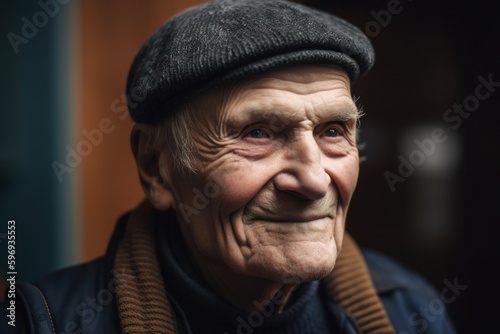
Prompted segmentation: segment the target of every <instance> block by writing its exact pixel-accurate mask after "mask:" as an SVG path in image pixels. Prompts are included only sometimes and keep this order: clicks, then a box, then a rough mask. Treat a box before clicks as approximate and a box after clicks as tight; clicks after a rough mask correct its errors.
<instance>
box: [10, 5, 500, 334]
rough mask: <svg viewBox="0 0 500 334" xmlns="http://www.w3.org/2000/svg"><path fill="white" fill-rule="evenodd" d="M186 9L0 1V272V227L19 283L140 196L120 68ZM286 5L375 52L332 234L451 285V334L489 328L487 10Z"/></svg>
mask: <svg viewBox="0 0 500 334" xmlns="http://www.w3.org/2000/svg"><path fill="white" fill-rule="evenodd" d="M201 2H203V1H195V0H168V1H160V0H148V1H142V2H138V1H133V0H108V1H98V0H86V1H79V0H73V1H71V0H40V1H27V0H23V1H2V2H1V4H2V5H1V7H0V27H1V30H0V32H1V34H2V39H1V43H0V57H1V61H0V69H1V70H0V97H1V98H0V102H1V106H0V139H1V140H0V214H1V215H0V219H1V222H0V248H1V249H2V251H1V252H0V254H2V257H1V258H0V260H1V263H0V268H1V271H2V272H6V271H7V268H6V251H5V250H6V244H7V243H6V241H7V240H6V236H7V234H6V233H7V221H8V220H15V221H16V242H17V244H16V252H17V253H16V260H17V263H16V266H17V268H16V269H17V271H18V276H17V279H18V280H29V281H32V280H35V279H37V278H40V277H41V276H43V275H46V274H48V273H50V272H52V271H54V270H56V269H59V268H62V267H65V266H68V265H73V264H76V263H80V262H82V261H87V260H90V259H93V258H95V257H98V256H100V255H102V254H103V253H104V252H105V249H106V245H107V242H108V239H109V237H110V235H111V233H112V231H113V228H114V224H115V222H116V220H117V218H118V217H119V216H120V215H121V214H123V213H124V212H125V211H127V210H130V209H133V208H134V207H135V206H136V205H137V204H138V203H139V202H140V201H141V199H142V198H143V195H142V191H141V189H140V185H139V182H138V178H137V175H136V172H135V166H134V162H133V158H132V154H131V151H130V148H129V138H128V137H129V132H130V129H131V127H132V125H133V123H132V121H131V120H130V118H129V117H128V115H127V109H126V104H125V95H124V91H125V81H126V76H127V71H128V67H129V66H130V63H131V62H132V59H133V57H134V55H135V53H136V52H137V50H138V48H139V47H140V46H141V44H142V43H143V42H144V41H145V39H146V38H147V37H149V35H150V34H151V33H152V32H153V31H154V30H155V29H156V28H158V27H159V25H160V24H162V23H163V22H164V21H165V20H167V19H168V18H170V17H171V16H173V15H175V14H176V13H178V12H180V11H181V10H183V9H185V8H188V7H190V6H192V5H195V4H198V3H201ZM298 2H301V3H304V4H307V5H310V6H313V7H317V8H320V9H323V10H325V11H328V12H331V13H334V14H337V15H339V16H341V17H344V18H346V19H347V20H349V21H351V22H352V23H354V24H355V25H357V26H358V27H359V28H360V29H362V30H363V31H365V33H366V34H367V35H368V36H369V37H370V38H371V40H372V43H373V45H374V47H375V51H376V62H375V66H374V68H373V70H372V71H371V72H370V73H369V74H368V75H367V76H366V77H365V78H364V79H363V80H361V81H360V82H359V83H356V84H355V85H354V87H353V89H354V94H355V95H356V96H358V97H359V104H360V105H362V106H363V108H364V111H365V114H366V115H365V116H363V118H362V120H361V135H360V136H361V137H360V146H362V147H363V149H362V151H361V155H362V156H363V160H364V161H363V162H362V164H361V173H360V179H359V183H358V187H357V190H356V193H355V196H354V198H353V202H352V205H351V208H350V211H349V215H348V222H347V224H348V226H347V229H348V230H349V231H350V233H351V234H352V235H353V236H354V237H355V238H356V239H357V240H358V243H359V244H360V245H362V246H365V247H370V248H373V249H376V250H379V251H382V252H384V253H386V254H388V255H390V256H392V257H394V258H396V259H397V260H399V261H400V262H402V263H404V264H406V265H407V266H408V267H410V268H412V269H414V270H416V271H418V272H420V273H421V274H422V275H424V276H425V277H426V278H427V279H428V280H429V281H431V282H432V284H434V286H435V287H436V289H437V290H438V291H442V290H443V289H444V288H445V287H446V283H445V282H446V281H449V282H454V281H457V282H458V283H459V284H461V285H466V286H467V288H466V289H465V290H464V291H463V292H462V293H461V294H460V296H458V297H457V298H456V299H455V300H454V301H453V302H452V303H449V304H446V306H447V307H448V309H449V311H450V314H451V316H452V318H453V321H454V322H455V324H456V325H457V327H458V328H459V330H460V333H484V332H487V331H488V332H489V331H490V330H492V329H495V328H497V327H498V326H496V315H497V313H498V311H500V310H499V307H498V306H495V305H497V304H498V303H497V301H498V299H499V297H500V294H499V288H498V287H497V285H496V279H495V277H496V275H494V274H493V269H494V268H495V267H498V265H499V263H500V261H499V258H500V256H499V255H500V252H499V251H498V250H497V249H496V245H497V244H498V242H496V241H497V240H496V239H497V238H498V237H499V234H498V233H497V229H496V225H497V224H498V223H499V222H500V220H499V219H498V218H499V214H498V209H497V207H496V206H495V204H494V202H495V201H496V200H497V199H499V198H500V197H499V196H498V195H495V194H496V193H495V191H496V190H497V185H498V184H497V182H496V181H497V172H498V171H500V168H499V167H500V166H499V162H498V161H499V159H497V157H496V154H497V153H498V149H497V145H498V140H497V136H498V133H500V126H499V123H498V122H497V121H496V120H497V119H498V117H497V113H499V112H500V108H499V107H500V87H499V84H496V85H497V86H495V84H494V83H495V82H496V83H498V82H500V66H499V59H500V52H499V41H500V29H499V22H500V10H499V8H498V7H497V5H495V3H494V2H487V1H462V2H460V1H424V0H414V1H411V0H401V1H397V0H390V1H387V0H384V1H361V0H358V1H352V0H351V1H333V0H324V1H320V0H314V1H313V0H303V1H298ZM488 81H489V82H494V83H493V84H491V83H490V84H485V83H487V82H488ZM479 86H482V88H478V87H479ZM460 108H461V111H460ZM436 131H437V132H436ZM433 133H434V135H433ZM418 143H420V144H418ZM425 306H428V305H425Z"/></svg>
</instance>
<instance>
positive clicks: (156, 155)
mask: <svg viewBox="0 0 500 334" xmlns="http://www.w3.org/2000/svg"><path fill="white" fill-rule="evenodd" d="M153 133H154V127H153V126H152V125H148V124H136V125H135V126H134V128H133V129H132V132H131V134H130V144H131V146H132V153H133V154H134V158H135V162H136V165H137V171H138V172H139V179H140V181H141V186H142V189H143V190H144V193H145V194H146V197H147V199H148V200H149V202H150V203H151V204H152V205H153V206H154V207H155V208H156V209H157V210H167V209H169V208H170V207H172V206H175V203H174V196H173V192H172V188H171V186H172V184H171V180H170V171H169V170H166V169H167V168H168V167H167V166H166V165H165V164H163V163H162V162H164V161H165V159H162V154H166V152H161V151H158V150H157V148H156V147H155V145H154V142H153V138H152V136H153Z"/></svg>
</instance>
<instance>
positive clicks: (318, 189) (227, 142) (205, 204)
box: [172, 65, 359, 281]
mask: <svg viewBox="0 0 500 334" xmlns="http://www.w3.org/2000/svg"><path fill="white" fill-rule="evenodd" d="M195 105H196V106H198V108H199V109H198V110H196V111H195V118H196V122H195V123H196V125H195V126H194V128H193V131H192V133H191V135H192V137H193V139H194V142H195V145H196V149H197V151H198V152H197V155H196V156H197V167H198V173H196V174H195V173H189V174H188V175H177V174H175V175H174V174H172V175H173V177H172V187H173V192H174V198H175V202H176V204H175V208H176V210H177V212H178V216H179V220H180V222H181V229H182V232H183V234H184V237H185V239H186V242H187V245H188V248H189V249H190V250H191V252H192V253H193V255H194V257H195V259H196V261H197V262H198V264H199V265H201V266H205V265H211V266H212V267H214V266H215V267H221V268H226V269H229V270H231V271H233V272H236V273H238V274H241V275H245V276H253V277H260V278H265V279H270V280H274V281H283V280H284V279H285V278H290V277H293V278H295V280H297V281H310V280H314V279H321V278H323V277H324V276H326V275H327V274H328V273H330V272H331V270H332V269H333V267H334V264H335V261H336V258H337V255H338V252H339V250H340V247H341V244H342V239H343V233H344V224H345V218H346V213H347V209H348V206H349V202H350V199H351V196H352V194H353V192H354V188H355V186H356V181H357V178H358V164H359V160H358V150H357V147H356V142H355V127H356V118H357V115H358V111H357V108H356V106H355V104H354V102H353V100H352V98H351V92H350V82H349V78H348V76H347V74H346V72H345V71H343V70H342V69H340V68H337V67H327V66H318V65H303V66H294V67H289V68H286V69H280V70H274V71H270V72H267V73H265V74H261V75H258V76H255V77H253V78H252V79H250V80H247V81H245V82H244V83H242V84H239V85H235V86H232V87H230V88H227V87H226V88H224V89H219V90H216V91H212V92H210V93H209V94H208V95H205V96H203V97H201V98H200V99H198V101H197V102H196V103H195ZM215 190H217V191H215ZM200 193H201V194H203V196H200ZM200 197H203V199H200ZM186 218H187V220H186Z"/></svg>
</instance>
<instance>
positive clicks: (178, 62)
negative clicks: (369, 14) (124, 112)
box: [127, 0, 374, 123]
mask: <svg viewBox="0 0 500 334" xmlns="http://www.w3.org/2000/svg"><path fill="white" fill-rule="evenodd" d="M373 61H374V52H373V48H372V45H371V43H370V41H369V40H368V38H367V37H366V36H365V34H364V33H363V32H362V31H361V30H359V29H358V28H357V27H355V26H354V25H352V24H350V23H348V22H346V21H344V20H342V19H340V18H338V17H336V16H333V15H330V14H326V13H323V12H321V11H318V10H315V9H312V8H309V7H306V6H303V5H300V4H297V3H294V2H289V1H283V0H251V1H249V0H215V1H212V2H208V3H206V4H203V5H200V6H197V7H193V8H191V9H188V10H186V11H184V12H182V13H180V14H178V15H176V16H175V17H173V18H172V19H170V20H168V21H167V22H166V23H165V24H163V25H162V26H161V27H160V28H159V29H158V30H157V31H156V32H155V33H154V34H153V35H152V36H151V37H150V38H149V39H148V40H147V41H146V42H145V43H144V45H143V46H142V47H141V49H140V50H139V52H138V53H137V55H136V56H135V59H134V61H133V63H132V66H131V68H130V71H129V75H128V79H127V99H128V108H129V112H130V115H131V117H132V119H133V120H134V121H136V122H141V123H156V122H158V121H159V120H161V119H162V118H163V117H165V116H168V115H171V114H172V113H173V112H175V110H176V108H177V107H179V106H180V105H181V104H182V103H183V102H185V101H188V100H189V99H190V98H192V97H194V96H196V95H199V94H201V93H203V92H205V91H207V90H208V89H210V88H214V87H218V86H221V85H224V84H229V83H233V82H236V81H240V80H242V79H244V78H247V77H248V76H251V75H253V74H257V73H261V72H264V71H267V70H270V69H274V68H278V67H282V66H287V65H293V64H312V63H314V64H315V63H318V64H335V65H339V66H341V67H343V68H344V69H345V70H346V71H347V72H348V74H349V76H350V78H351V81H352V82H355V81H356V80H357V79H359V78H360V77H361V76H363V75H364V74H365V73H366V72H367V71H368V70H369V69H370V68H371V67H372V65H373Z"/></svg>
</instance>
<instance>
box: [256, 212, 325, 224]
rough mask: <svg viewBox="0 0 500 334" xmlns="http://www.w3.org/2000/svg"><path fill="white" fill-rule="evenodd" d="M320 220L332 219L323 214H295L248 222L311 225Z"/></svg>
mask: <svg viewBox="0 0 500 334" xmlns="http://www.w3.org/2000/svg"><path fill="white" fill-rule="evenodd" d="M322 219H332V220H333V215H331V214H325V215H304V214H295V215H293V214H292V215H290V214H287V215H284V216H279V217H257V218H255V219H252V220H251V221H250V222H256V221H260V222H270V223H311V222H316V221H319V220H322Z"/></svg>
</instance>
